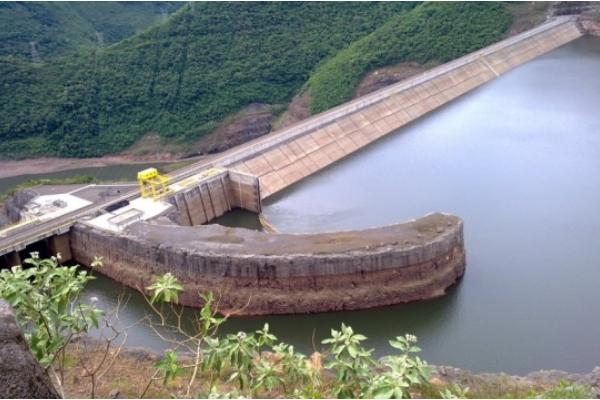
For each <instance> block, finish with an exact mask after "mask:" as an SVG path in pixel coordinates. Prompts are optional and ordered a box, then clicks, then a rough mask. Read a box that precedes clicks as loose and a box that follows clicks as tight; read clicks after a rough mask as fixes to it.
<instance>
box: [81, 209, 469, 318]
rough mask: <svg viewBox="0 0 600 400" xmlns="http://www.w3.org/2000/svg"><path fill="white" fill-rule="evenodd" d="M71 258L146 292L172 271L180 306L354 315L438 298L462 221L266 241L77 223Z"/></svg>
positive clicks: (247, 234) (454, 268) (456, 251)
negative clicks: (179, 286)
mask: <svg viewBox="0 0 600 400" xmlns="http://www.w3.org/2000/svg"><path fill="white" fill-rule="evenodd" d="M71 251H72V253H73V257H74V259H75V260H77V261H78V262H81V263H83V264H86V265H90V264H91V262H92V260H93V256H94V255H102V256H103V257H104V264H105V265H104V266H103V267H102V269H101V270H100V272H101V273H102V274H105V275H107V276H109V277H111V278H113V279H115V280H117V281H119V282H123V283H125V284H126V285H128V286H131V287H133V288H136V289H138V290H143V289H144V288H145V287H147V286H148V285H149V284H150V282H151V281H152V278H153V277H154V276H157V275H161V274H164V273H166V272H171V273H172V274H174V275H175V276H177V277H178V278H179V279H180V280H181V282H183V283H184V286H185V293H184V294H183V295H182V296H181V297H180V300H181V302H182V303H183V304H185V305H189V306H200V305H201V304H202V302H201V299H200V297H199V296H198V292H208V291H212V292H213V293H215V295H217V296H218V297H219V298H220V301H219V311H220V312H222V313H231V312H236V311H238V312H239V313H240V314H243V315H261V314H290V313H310V312H322V311H335V310H354V309H363V308H369V307H375V306H384V305H390V304H398V303H403V302H408V301H415V300H424V299H429V298H433V297H437V296H441V295H443V294H444V293H445V291H446V289H447V288H448V287H449V286H451V285H452V284H454V283H455V282H456V280H457V279H458V278H459V277H461V276H462V275H463V273H464V268H465V252H464V244H463V225H462V222H461V221H460V219H459V218H457V217H455V216H451V215H446V214H430V215H428V216H425V217H423V218H420V219H418V220H414V221H411V222H408V223H405V224H398V225H390V226H386V227H381V228H374V229H367V230H362V231H349V232H337V233H322V234H304V235H291V234H268V233H263V232H256V231H250V230H247V229H240V228H226V227H223V226H219V225H209V226H194V227H182V226H176V225H161V224H152V223H138V224H136V225H133V226H132V227H130V228H129V229H128V231H127V232H126V233H125V234H121V235H119V234H109V233H107V232H104V231H101V230H98V229H95V228H92V227H90V226H86V225H84V224H77V225H75V226H74V227H73V229H72V232H71Z"/></svg>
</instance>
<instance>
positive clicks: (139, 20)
mask: <svg viewBox="0 0 600 400" xmlns="http://www.w3.org/2000/svg"><path fill="white" fill-rule="evenodd" d="M180 4H181V3H174V2H160V3H152V2H85V3H83V2H52V3H50V2H37V3H35V2H2V3H0V56H16V57H20V58H23V59H26V60H28V61H30V60H31V50H30V45H29V42H31V41H35V42H36V43H37V48H38V51H39V54H40V58H41V59H42V60H46V59H48V58H52V57H56V56H60V55H63V54H66V53H68V52H71V51H73V50H76V49H78V48H81V47H86V46H90V47H95V46H97V44H98V42H97V39H96V32H101V33H102V36H103V38H104V43H105V44H111V43H116V42H118V41H120V40H122V39H124V38H126V37H128V36H132V35H134V34H136V33H139V32H140V31H141V30H143V29H145V28H147V27H148V26H150V25H153V24H155V23H157V22H159V21H161V20H162V14H163V12H166V13H170V12H173V11H174V10H175V9H177V8H178V7H180Z"/></svg>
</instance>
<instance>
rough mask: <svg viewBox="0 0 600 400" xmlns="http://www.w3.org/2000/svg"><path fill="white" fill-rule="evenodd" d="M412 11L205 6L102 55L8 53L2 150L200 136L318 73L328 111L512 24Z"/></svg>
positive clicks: (80, 152) (57, 149) (445, 9)
mask: <svg viewBox="0 0 600 400" xmlns="http://www.w3.org/2000/svg"><path fill="white" fill-rule="evenodd" d="M413 7H415V4H413V3H410V4H407V3H366V4H364V3H267V4H265V3H243V4H242V3H220V4H214V3H194V4H193V6H185V7H183V8H182V9H180V10H179V11H178V12H177V13H176V14H175V15H174V16H173V17H172V18H171V19H170V20H169V21H168V22H167V23H165V24H162V25H159V26H156V27H154V28H152V29H150V30H148V31H146V32H144V33H142V34H141V35H138V36H135V37H133V38H131V39H127V40H124V41H122V42H120V43H118V44H116V45H114V46H111V47H109V48H106V49H104V50H102V51H87V52H78V53H77V54H74V55H71V56H69V57H65V58H62V59H58V60H55V61H54V62H51V63H47V64H45V65H35V64H31V63H26V62H22V61H19V60H17V59H15V58H6V57H5V58H4V59H1V58H0V87H3V88H5V89H6V90H2V91H1V93H0V155H2V156H4V157H7V156H11V157H19V156H35V155H42V154H50V155H60V156H74V157H84V156H97V155H102V154H107V153H111V152H116V151H119V150H122V149H124V148H125V147H127V146H128V145H130V144H131V143H133V142H134V141H135V140H136V139H137V138H139V137H141V136H142V135H143V134H144V133H147V132H150V131H153V132H158V133H159V134H160V135H161V136H163V137H165V138H169V139H170V140H178V141H183V142H185V141H189V140H194V139H196V138H198V137H199V136H201V135H203V134H206V133H207V132H210V131H211V130H212V129H214V127H215V126H216V124H217V123H218V122H219V121H221V120H223V119H224V118H225V117H227V116H228V115H230V114H232V113H234V112H236V111H238V110H240V109H241V108H242V107H244V106H246V105H248V104H250V103H253V102H262V103H270V104H277V103H279V104H281V103H287V102H288V101H289V100H290V99H291V98H292V96H293V95H294V94H296V93H297V92H298V90H299V89H300V88H301V87H302V86H303V85H304V84H305V83H306V82H307V80H308V79H309V78H310V81H309V85H310V87H311V93H312V94H313V96H314V97H313V105H312V107H313V110H315V111H319V110H322V109H325V108H327V107H329V106H331V105H335V104H339V103H340V102H343V101H344V100H345V99H347V98H349V95H351V93H352V90H353V89H354V87H355V86H356V84H357V83H358V81H359V79H360V77H361V76H363V75H364V74H365V73H366V72H368V71H369V70H371V69H373V68H376V67H379V66H383V65H386V64H390V63H396V62H399V61H404V60H414V61H419V62H423V61H428V60H439V61H446V60H448V59H451V58H453V57H456V56H458V55H461V54H464V53H467V52H469V51H472V50H474V49H477V48H480V47H482V46H485V45H487V44H489V43H491V42H493V41H495V40H496V39H498V38H499V37H500V36H501V35H502V33H503V32H504V30H505V29H506V27H507V26H508V24H509V21H510V16H509V14H508V13H507V12H506V10H505V8H504V6H503V5H501V4H500V3H487V4H479V3H476V4H465V3H435V4H425V5H420V6H418V7H417V8H415V9H414V10H413ZM342 49H343V50H342ZM340 50H342V51H340Z"/></svg>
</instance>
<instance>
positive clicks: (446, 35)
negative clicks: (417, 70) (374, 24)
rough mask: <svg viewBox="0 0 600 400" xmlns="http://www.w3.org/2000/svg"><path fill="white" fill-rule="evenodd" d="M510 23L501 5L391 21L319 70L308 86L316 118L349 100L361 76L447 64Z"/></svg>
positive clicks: (462, 5)
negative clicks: (412, 64)
mask: <svg viewBox="0 0 600 400" xmlns="http://www.w3.org/2000/svg"><path fill="white" fill-rule="evenodd" d="M511 20H512V17H511V15H510V13H509V12H508V11H507V10H506V9H505V6H504V5H503V4H499V3H476V2H458V3H453V4H446V3H428V4H423V5H422V6H421V7H419V8H417V9H415V10H414V11H413V12H412V13H409V14H407V15H399V16H396V17H394V18H391V19H390V20H389V21H388V22H387V23H386V24H385V25H383V26H382V27H381V28H379V29H377V30H376V31H375V32H373V33H372V34H370V35H368V36H366V37H364V38H361V39H359V40H357V41H356V42H354V43H352V44H351V45H350V46H348V47H347V48H346V49H344V50H342V51H340V52H339V53H338V54H337V55H336V56H334V57H332V58H331V59H329V60H328V61H327V62H325V63H324V64H322V65H321V66H320V67H319V68H317V70H316V71H315V73H314V74H313V75H312V76H311V78H310V81H309V82H308V86H309V87H310V93H311V97H312V102H311V111H312V112H313V113H318V112H321V111H324V110H327V109H328V108H331V107H333V106H336V105H338V104H341V103H343V102H345V101H347V100H349V99H350V98H351V97H352V93H353V91H354V89H355V88H356V86H357V85H358V83H359V81H360V79H361V78H362V77H363V75H364V74H365V72H367V71H370V70H373V69H376V68H379V67H383V66H386V65H390V64H396V63H399V62H402V61H416V62H419V63H422V64H424V63H426V62H429V61H437V62H446V61H450V60H452V59H455V58H457V57H460V56H462V55H464V54H467V53H470V52H472V51H475V50H477V49H480V48H482V47H485V46H486V45H488V44H490V43H492V42H495V41H498V40H500V39H501V38H502V35H503V33H504V32H505V31H506V29H507V28H508V27H509V25H510V22H511Z"/></svg>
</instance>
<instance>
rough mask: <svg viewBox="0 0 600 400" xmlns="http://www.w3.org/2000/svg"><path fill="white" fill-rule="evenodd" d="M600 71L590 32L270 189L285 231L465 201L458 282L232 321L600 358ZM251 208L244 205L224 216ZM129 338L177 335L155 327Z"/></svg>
mask: <svg viewBox="0 0 600 400" xmlns="http://www.w3.org/2000/svg"><path fill="white" fill-rule="evenodd" d="M598 71H600V40H599V39H591V38H587V37H584V38H582V39H578V40H576V41H574V42H572V43H570V44H568V45H566V46H563V47H561V48H559V49H557V50H555V51H553V52H551V53H548V54H546V55H545V56H542V57H540V58H538V59H536V60H534V61H532V62H530V63H527V64H525V65H523V66H520V67H518V68H516V69H515V70H513V71H511V72H508V73H507V74H505V75H503V76H501V77H499V78H497V79H496V80H494V81H492V82H490V83H488V84H486V85H484V86H482V87H480V88H479V89H477V90H474V91H473V92H471V93H468V94H466V95H465V96H463V97H461V98H459V99H457V100H455V101H453V102H451V103H450V104H447V105H446V106H444V107H442V108H441V109H438V110H437V111H434V112H432V113H430V114H429V115H427V116H425V117H423V118H421V119H420V120H417V121H416V122H414V123H412V124H411V125H409V126H407V127H405V128H403V129H401V130H400V131H398V132H396V133H395V134H392V135H389V136H388V137H386V138H384V139H382V140H379V141H378V142H376V143H374V144H373V145H371V146H369V147H367V148H365V149H363V150H362V151H360V152H358V153H356V154H354V155H352V156H350V157H348V158H346V159H343V160H341V161H340V162H338V163H336V164H334V165H333V166H331V167H330V168H328V169H326V170H323V171H321V172H320V173H318V174H316V175H313V176H311V177H310V178H307V179H306V180H304V181H302V182H300V183H299V184H297V185H295V186H293V187H291V188H290V189H289V190H286V191H284V192H282V193H279V194H278V195H276V196H274V197H272V198H269V199H268V200H267V201H266V202H265V204H264V210H263V211H264V214H265V216H266V218H267V219H268V220H269V222H270V223H271V224H272V225H273V226H275V227H276V228H277V229H278V230H279V231H281V232H315V231H334V230H347V229H360V228H366V227H372V226H378V225H387V224H392V223H397V222H402V221H406V220H409V219H412V218H417V217H420V216H422V215H424V214H426V213H429V212H432V211H444V212H450V213H453V214H456V215H458V216H460V217H461V218H462V219H463V220H464V223H465V228H464V233H465V244H466V249H467V270H466V273H465V276H464V278H463V279H462V280H461V281H460V282H459V284H458V285H457V286H455V287H454V288H453V289H452V290H451V291H450V293H449V294H448V295H447V296H445V297H442V298H439V299H435V300H431V301H427V302H421V303H413V304H406V305H399V306H393V307H385V308H378V309H370V310H363V311H353V312H340V313H327V314H315V315H291V316H276V317H254V318H248V317H246V318H236V319H233V320H231V321H229V322H228V323H227V324H226V325H225V329H224V330H225V331H232V332H235V331H237V330H242V329H243V330H252V329H255V328H260V327H261V326H262V324H263V323H264V322H269V323H270V325H271V328H272V331H273V332H274V333H275V334H276V335H277V336H278V337H279V338H280V339H282V340H284V341H288V342H291V343H293V344H295V345H296V346H297V347H298V348H299V349H300V350H302V351H305V352H309V351H312V348H313V344H312V343H313V342H314V343H315V346H316V349H317V350H318V349H319V343H320V340H321V338H323V337H325V336H327V335H328V334H329V331H330V329H331V328H339V325H340V323H341V322H345V323H347V324H349V325H351V326H352V327H353V328H354V329H355V331H358V332H360V333H363V334H365V335H366V336H367V337H369V341H368V344H367V345H368V346H371V347H373V348H375V349H376V352H377V354H378V355H384V354H386V353H387V352H389V351H390V350H391V348H390V347H389V346H388V343H387V341H388V340H389V339H392V338H393V337H394V336H397V335H402V334H404V333H413V334H416V335H417V336H418V337H419V345H420V346H421V347H422V348H423V353H422V355H423V358H425V359H426V360H427V361H428V362H430V363H433V364H449V365H453V366H457V367H462V368H468V369H472V370H475V371H489V372H494V371H505V372H509V373H526V372H529V371H531V370H535V369H553V368H556V369H564V370H568V371H573V372H583V371H590V370H591V369H592V368H593V367H594V366H596V365H599V364H600V341H599V340H598V338H599V337H600V320H599V319H598V318H597V315H598V310H597V308H598V304H600V290H598V287H599V286H600V212H599V211H598V205H599V204H600V113H599V111H600V74H598ZM134 168H136V170H137V166H134ZM0 184H1V182H0ZM253 222H254V219H253V217H251V216H249V215H248V214H243V213H238V214H235V215H230V216H228V218H227V223H228V224H236V225H244V226H252V223H253ZM349 290H351V289H349ZM120 291H121V288H120V287H119V285H117V284H116V283H114V282H112V281H110V280H108V279H106V278H100V279H98V280H97V281H95V282H93V283H92V284H91V286H90V288H89V290H88V291H87V294H86V295H87V296H90V297H91V296H96V297H98V299H99V302H100V303H101V304H102V305H104V306H105V307H110V306H111V305H113V304H114V303H115V299H116V297H117V295H118V293H119V292H120ZM143 310H144V307H143V300H142V299H141V297H140V296H139V295H137V294H135V293H132V296H131V299H130V301H129V303H128V305H127V307H126V309H125V310H124V311H123V313H122V314H121V319H122V321H124V323H129V322H131V321H134V320H136V319H138V318H140V316H141V315H142V314H143V312H144V311H143ZM191 312H193V311H192V310H190V313H191ZM128 343H129V345H131V346H146V347H152V348H156V349H160V348H161V347H162V348H164V347H165V345H164V344H162V343H161V342H160V341H159V339H158V338H155V337H154V336H153V334H152V332H151V330H150V329H148V328H146V327H144V326H137V327H136V328H134V329H133V330H132V331H131V332H130V335H129V341H128Z"/></svg>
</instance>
